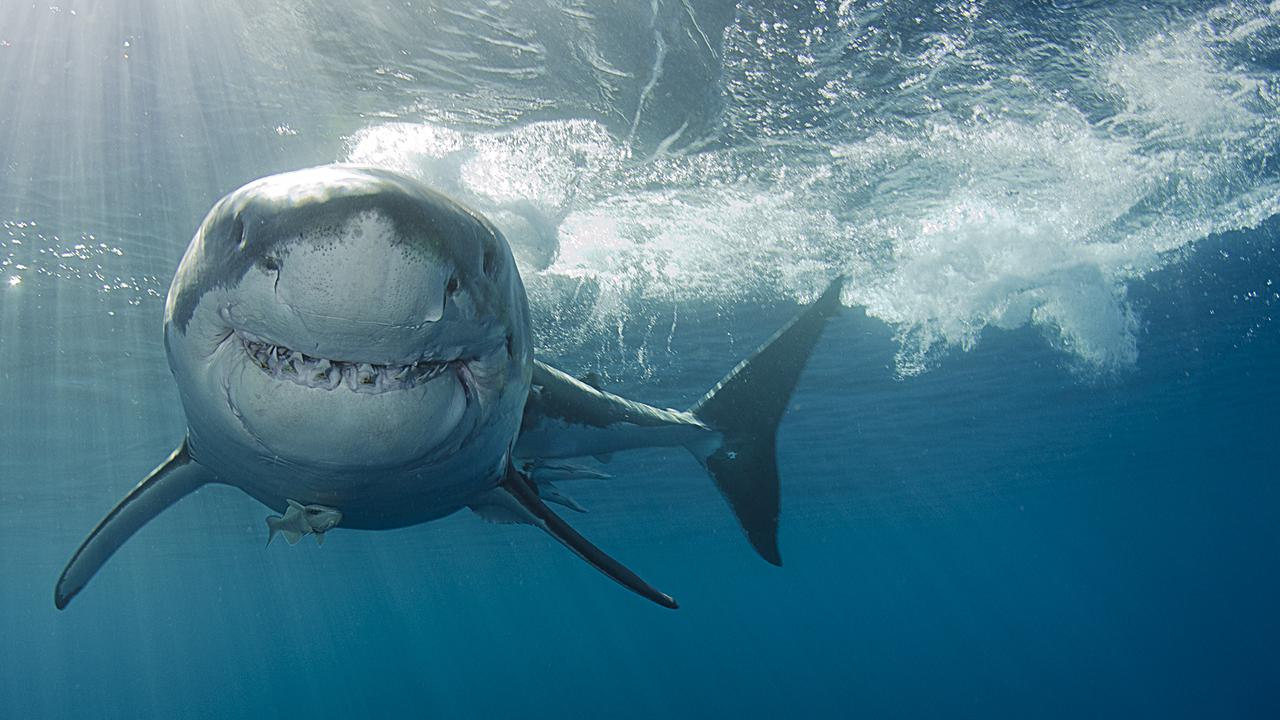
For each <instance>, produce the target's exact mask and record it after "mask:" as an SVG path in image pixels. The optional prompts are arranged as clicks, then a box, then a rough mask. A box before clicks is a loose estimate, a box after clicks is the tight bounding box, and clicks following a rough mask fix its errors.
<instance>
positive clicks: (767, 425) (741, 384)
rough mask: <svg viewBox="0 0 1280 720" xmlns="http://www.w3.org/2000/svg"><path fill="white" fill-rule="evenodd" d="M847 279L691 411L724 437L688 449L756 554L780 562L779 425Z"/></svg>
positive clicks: (840, 280) (838, 280) (829, 288)
mask: <svg viewBox="0 0 1280 720" xmlns="http://www.w3.org/2000/svg"><path fill="white" fill-rule="evenodd" d="M843 284H844V278H843V277H839V278H836V279H835V280H834V281H832V283H831V284H830V285H828V286H827V289H826V290H825V291H824V292H823V293H822V296H821V297H819V298H818V300H817V302H815V303H813V304H812V305H810V306H809V307H807V308H805V309H804V310H802V311H801V312H800V314H799V315H797V316H796V317H795V318H793V319H792V320H791V322H789V323H787V324H786V326H784V327H783V328H782V329H781V330H779V331H778V332H777V333H776V334H774V336H773V337H772V338H770V339H769V341H768V342H766V343H765V344H764V345H763V346H762V347H760V349H759V350H756V351H755V353H753V354H752V355H751V356H750V357H748V358H747V359H746V360H743V361H742V362H740V363H738V366H737V367H735V368H734V369H733V370H732V371H730V372H729V374H728V375H726V376H725V378H724V379H723V380H721V381H720V382H719V383H718V384H717V385H716V386H715V387H714V388H712V389H711V392H708V393H707V394H706V395H705V396H703V398H702V399H701V400H699V401H698V402H697V403H695V404H694V405H693V407H691V408H689V412H690V413H691V414H693V415H694V416H695V417H696V418H698V420H700V421H702V422H703V423H705V424H706V425H707V426H709V427H711V428H713V429H714V430H717V431H718V432H719V433H720V434H721V436H722V438H723V440H722V442H721V443H720V445H719V446H716V447H714V448H711V449H708V448H706V447H704V446H700V445H691V446H690V448H689V449H690V450H691V451H692V452H693V453H694V455H695V456H697V457H698V459H699V460H700V461H702V463H703V465H705V466H706V468H707V472H709V473H711V477H712V478H713V479H714V480H715V483H716V487H718V488H719V489H720V493H721V494H722V495H724V497H725V499H726V500H728V501H729V505H730V507H732V508H733V512H734V514H735V515H737V517H738V522H740V523H741V524H742V528H743V530H745V531H746V533H747V539H748V540H749V541H750V542H751V545H752V546H753V547H754V548H755V549H756V552H758V553H760V556H761V557H763V558H764V559H765V560H768V561H769V562H771V563H773V564H774V565H781V564H782V556H781V555H779V553H778V511H779V507H780V501H779V489H778V462H777V458H776V456H775V439H776V437H777V434H778V423H779V422H780V421H781V420H782V414H783V412H784V411H785V410H786V409H787V403H788V402H789V401H790V400H791V392H792V390H794V389H795V386H796V381H797V380H799V378H800V372H801V370H803V369H804V366H805V363H806V362H807V361H808V360H809V354H810V353H811V352H813V347H814V345H815V344H817V342H818V337H819V336H820V335H821V334H822V330H823V327H825V325H826V322H827V319H828V318H830V317H831V316H832V315H833V314H835V312H836V311H837V310H838V309H839V308H840V289H841V287H842V286H843Z"/></svg>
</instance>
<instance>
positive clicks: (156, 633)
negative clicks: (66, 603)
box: [0, 0, 1280, 718]
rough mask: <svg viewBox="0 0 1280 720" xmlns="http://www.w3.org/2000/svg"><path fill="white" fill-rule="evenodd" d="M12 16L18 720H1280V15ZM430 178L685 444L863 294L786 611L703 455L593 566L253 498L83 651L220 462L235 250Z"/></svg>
mask: <svg viewBox="0 0 1280 720" xmlns="http://www.w3.org/2000/svg"><path fill="white" fill-rule="evenodd" d="M335 7H336V6H335V5H333V4H331V3H323V2H316V1H315V0H280V1H279V2H273V3H257V2H249V1H247V0H243V1H237V2H219V3H212V2H199V1H197V0H183V1H181V2H167V1H166V2H161V0H128V1H121V2H114V3H103V2H90V1H88V0H85V1H81V2H75V1H71V0H67V1H64V2H60V3H59V4H57V5H49V4H47V3H40V4H33V3H28V2H25V1H24V0H4V2H3V4H0V99H2V100H3V102H0V107H3V108H4V110H3V111H2V112H0V168H3V171H2V172H0V280H2V282H0V378H2V381H0V408H3V409H4V412H3V415H0V637H2V638H3V639H4V647H5V652H4V653H3V654H0V717H4V718H80V717H94V718H99V717H110V718H114V717H130V718H144V717H157V718H171V717H183V718H236V717H253V718H258V717H276V716H286V715H288V716H296V715H300V714H301V715H308V716H321V715H323V716H333V717H388V716H392V715H397V716H408V717H426V716H432V717H501V716H504V715H510V716H521V717H544V716H546V717H553V716H554V717H564V716H568V717H596V716H608V717H652V716H655V715H663V716H673V717H776V716H783V715H788V716H797V717H850V716H864V717H1069V718H1076V717H1081V716H1094V717H1175V716H1176V717H1205V716H1213V717H1276V716H1277V715H1280V690H1277V687H1278V685H1280V683H1278V679H1280V650H1278V649H1277V640H1280V621H1277V619H1276V613H1275V611H1274V608H1276V607H1277V606H1278V605H1280V602H1278V601H1280V581H1278V580H1277V578H1276V557H1277V550H1280V522H1278V520H1280V488H1278V486H1277V483H1276V480H1277V467H1280V451H1278V450H1277V445H1276V443H1275V441H1274V438H1275V435H1276V430H1277V427H1278V423H1277V421H1276V417H1275V416H1276V407H1277V400H1280V328H1278V327H1277V324H1276V322H1275V319H1274V314H1275V310H1276V307H1277V302H1278V301H1280V257H1278V252H1280V251H1278V250H1277V246H1278V245H1280V217H1277V212H1280V166H1278V165H1277V147H1278V146H1277V142H1278V140H1280V112H1278V110H1280V5H1278V4H1277V3H1274V2H1272V3H1263V2H1257V3H1248V2H1228V3H1215V2H1210V3H1152V2H1148V3H1141V4H1139V3H1126V2H1120V3H1113V2H1107V3H1103V2H1073V3H1068V2H1053V3H1020V2H1003V3H1002V2H976V1H975V2H940V3H928V2H903V3H879V2H866V3H855V2H836V1H835V0H826V1H823V0H817V1H815V2H802V3H765V2H758V3H752V2H746V1H744V2H739V3H736V4H735V3H730V2H702V1H698V0H687V1H685V0H678V1H677V0H652V2H649V3H613V4H611V3H592V2H580V1H570V0H546V1H538V2H514V1H509V2H500V1H497V0H489V1H481V0H469V1H467V2H455V1H444V2H434V3H419V2H404V3H398V4H395V5H386V4H382V3H368V4H366V3H362V2H353V3H346V4H344V5H343V7H342V9H341V10H340V11H339V10H336V9H335ZM333 161H357V162H365V163H374V164H378V165H382V166H386V167H390V168H393V169H396V170H399V171H401V172H404V173H407V174H410V175H412V176H415V177H417V178H419V179H421V180H423V181H424V182H427V183H429V184H431V185H433V186H435V187H438V188H441V189H444V190H445V191H447V192H450V193H451V194H454V195H455V196H457V197H459V198H461V199H463V200H464V201H466V202H468V203H470V204H472V205H474V206H475V207H477V208H479V209H480V210H481V211H482V212H484V213H486V214H487V215H489V216H491V217H492V218H493V219H494V221H495V222H497V223H498V224H499V225H500V226H501V227H502V228H503V229H504V231H505V232H506V234H507V236H508V237H509V239H510V240H511V242H512V244H513V247H514V249H515V252H516V255H517V258H518V260H519V262H520V264H521V269H522V273H523V275H524V277H525V280H526V284H527V285H528V287H529V291H530V297H531V301H532V303H533V306H534V322H535V325H536V330H537V335H538V341H539V348H540V351H541V353H542V355H543V357H545V358H546V359H548V360H549V361H551V362H554V363H555V364H557V365H559V366H561V367H564V368H566V369H568V370H571V371H573V372H577V373H583V372H588V371H591V372H596V373H598V374H599V375H601V376H602V377H603V378H605V382H606V383H607V386H608V387H609V389H610V390H612V391H614V392H618V393H621V394H624V395H628V396H634V397H637V398H640V399H643V400H646V401H648V402H651V403H653V404H656V405H660V406H671V407H684V406H686V405H687V404H689V403H690V402H692V401H693V400H694V399H696V398H697V397H698V396H700V395H701V394H702V393H703V392H705V390H706V389H707V388H708V387H710V386H711V385H712V384H713V383H714V382H716V381H717V380H718V379H719V378H720V376H721V375H723V373H724V372H725V371H727V370H728V369H729V368H730V367H732V366H733V364H734V363H736V362H737V360H738V359H740V358H741V357H742V356H744V355H745V354H746V353H748V352H750V350H751V349H752V348H754V347H755V346H756V345H757V344H758V343H760V342H762V341H763V340H764V339H765V338H767V337H768V336H769V335H770V334H771V333H772V332H773V331H774V330H775V329H776V328H777V327H778V326H780V325H781V324H782V323H784V322H785V321H786V320H787V318H789V317H790V316H791V315H792V314H793V313H794V312H795V311H796V309H797V307H798V306H799V305H800V304H801V303H804V302H808V301H810V300H812V299H813V298H814V297H815V296H816V293H817V292H818V291H819V290H820V289H821V287H822V286H823V285H824V283H825V280H826V279H828V278H830V277H832V276H834V275H836V274H840V273H844V274H847V275H848V276H849V278H850V280H849V283H848V287H847V288H846V290H845V293H844V296H843V301H844V304H845V305H846V306H847V309H846V310H845V311H844V312H843V313H842V314H841V315H840V316H838V317H837V318H836V319H834V320H833V321H832V322H831V324H830V326H829V327H828V329H827V331H826V334H825V335H824V338H823V340H822V341H821V343H820V344H819V346H818V348H817V350H816V351H815V354H814V356H813V358H812V360H811V361H810V364H809V367H808V370H807V372H806V374H805V376H804V378H803V379H802V381H801V384H800V386H799V388H798V389H797V391H796V394H795V396H794V398H793V401H792V404H791V408H790V411H789V412H788V414H787V416H786V418H785V419H784V421H783V424H782V427H781V431H780V435H779V441H778V445H779V464H780V468H781V472H782V478H783V488H782V492H783V515H782V530H781V549H782V554H783V558H784V565H783V567H781V568H774V567H772V566H769V565H768V564H766V563H764V562H763V561H761V560H760V559H759V558H758V557H756V555H755V554H754V553H753V552H752V550H751V548H750V546H749V545H748V544H747V543H746V542H745V540H744V538H743V537H742V535H741V532H740V530H739V529H738V527H737V525H736V524H735V521H734V519H733V517H732V515H731V514H730V512H729V511H728V509H727V508H726V507H725V505H724V502H723V501H722V500H721V498H720V497H719V496H718V494H717V492H716V490H715V489H714V487H713V486H712V484H711V483H710V482H709V481H708V479H707V478H706V477H705V475H704V474H703V471H702V469H701V468H700V467H699V466H698V464H697V463H696V462H695V461H694V460H693V459H692V458H691V457H690V456H688V454H687V453H684V452H683V451H676V450H651V451H640V452H634V453H630V454H626V455H619V456H617V457H615V458H614V459H613V460H612V461H611V462H610V463H608V464H607V465H606V466H605V468H606V469H607V470H608V471H609V472H610V473H612V474H613V475H614V476H615V477H614V478H613V479H610V480H605V481H583V482H581V483H578V484H575V485H574V487H573V488H572V494H573V495H574V497H575V498H576V499H577V500H579V501H580V502H582V503H583V504H584V505H586V506H587V507H588V508H589V509H590V510H591V512H590V513H588V514H586V515H582V516H575V517H573V518H572V520H573V522H574V525H575V527H577V528H578V529H579V530H580V531H581V532H582V533H583V534H584V535H586V536H587V537H589V538H591V539H592V540H593V541H594V542H596V543H597V544H599V545H600V546H601V547H603V548H605V549H606V550H608V551H609V552H611V553H612V554H614V555H615V556H616V557H618V558H619V559H621V560H622V561H624V562H625V563H627V564H628V565H629V566H631V567H633V568H634V569H635V570H636V571H637V572H639V573H640V574H641V575H642V576H644V577H645V578H646V579H648V580H650V581H651V582H653V583H654V584H656V585H657V586H658V587H660V588H662V589H663V590H665V591H667V592H670V593H671V594H673V595H674V596H675V597H676V598H677V599H678V600H679V601H680V603H681V609H680V610H678V611H676V612H670V611H666V610H663V609H661V608H657V607H655V606H653V605H651V604H649V603H647V602H645V601H643V600H640V599H638V598H636V597H635V596H633V595H631V594H629V593H627V592H626V591H625V590H623V589H621V588H619V587H617V586H616V585H614V584H612V583H610V582H608V581H607V580H606V579H603V578H602V577H600V576H599V575H598V574H597V573H596V572H594V571H593V570H591V569H590V568H589V567H586V566H585V565H583V564H582V563H581V562H580V561H578V560H577V559H576V558H574V557H573V556H571V555H570V554H569V553H567V552H565V551H564V550H563V548H561V547H560V546H558V545H556V544H555V543H554V542H553V541H552V540H550V539H549V538H547V537H545V536H543V535H542V534H541V533H538V532H537V531H535V530H533V529H531V528H525V527H509V526H496V525H490V524H487V523H484V522H482V521H480V520H479V519H477V518H475V517H472V516H470V515H469V514H459V515H456V516H453V517H450V518H447V519H445V520H443V521H439V522H435V523H431V524H428V525H423V526H418V527H413V528H408V529H404V530H397V531H390V532H376V533H375V532H357V531H342V530H341V529H339V530H337V531H335V532H334V533H333V536H332V537H330V539H329V540H328V541H327V542H326V544H325V546H324V547H323V548H317V547H315V546H314V544H311V543H303V544H300V545H298V546H296V547H288V546H284V545H282V544H278V543H277V544H273V545H272V546H270V547H267V548H264V547H263V543H264V541H265V539H266V538H265V534H266V530H265V527H264V525H263V522H262V520H263V517H264V516H265V515H266V514H267V510H266V509H265V508H263V507H261V506H260V505H258V504H257V503H256V502H254V501H253V500H251V499H249V498H247V497H245V496H243V495H241V494H240V493H238V492H237V491H235V490H233V489H230V488H226V487H209V488H206V489H203V490H201V491H200V492H198V493H197V494H195V495H193V496H192V497H189V498H187V499H185V500H184V501H182V502H181V503H179V504H178V505H177V506H175V507H173V508H172V509H170V510H169V511H167V512H166V513H165V514H164V515H162V516H161V517H159V518H158V519H157V520H155V521H154V522H152V523H151V524H150V525H149V526H147V527H146V528H145V529H144V530H143V531H141V532H140V533H139V534H138V535H137V536H136V537H135V538H133V540H132V541H131V542H130V543H129V544H128V545H126V546H125V548H124V549H122V550H121V551H120V552H119V553H118V554H117V555H116V556H115V557H114V558H113V559H112V560H111V562H110V563H109V564H108V565H107V566H106V568H105V569H104V570H103V571H102V572H101V573H100V574H99V576H98V577H96V578H95V580H94V582H93V583H92V584H91V585H90V586H89V587H88V588H87V589H86V590H85V592H84V593H83V594H82V595H81V596H79V597H78V598H77V599H76V602H75V603H74V604H72V605H71V606H70V607H69V608H68V609H67V610H65V611H61V612H60V611H57V610H55V609H54V607H53V602H52V589H53V584H54V582H55V580H56V579H57V577H58V573H59V572H60V571H61V569H62V567H63V565H64V564H65V562H66V561H67V559H68V558H69V557H70V554H71V553H72V552H73V551H74V549H75V548H76V546H77V545H78V544H79V542H80V541H81V540H82V539H83V537H84V535H85V534H86V533H87V532H88V530H89V529H90V528H92V527H93V525H94V524H95V523H96V522H97V521H98V519H99V518H100V517H101V516H102V515H103V514H104V513H106V512H107V511H108V510H109V509H110V508H111V507H112V506H113V505H114V503H115V502H116V501H117V500H118V499H119V498H120V497H121V496H122V495H123V494H124V493H125V492H126V491H127V490H128V489H129V488H130V487H132V485H133V484H134V483H136V482H137V481H138V480H139V479H140V478H141V477H142V476H143V475H145V473H147V472H148V471H149V470H150V469H151V468H152V467H154V466H155V465H156V463H158V462H159V461H160V460H162V459H163V458H164V457H165V456H166V455H167V454H168V453H169V452H170V450H171V449H172V448H173V447H174V446H175V445H176V444H177V443H178V441H179V440H180V439H181V437H182V435H183V419H182V412H181V409H180V407H179V405H178V401H177V396H176V392H175V389H174V387H173V384H172V381H171V378H170V376H169V372H168V368H167V366H166V363H165V359H164V353H163V349H162V347H161V339H160V333H159V326H160V318H161V314H162V310H163V296H164V293H165V291H166V289H167V286H168V282H169V279H170V278H171V277H172V273H173V270H174V268H175V267H176V264H177V261H178V259H179V258H180V257H181V254H182V252H183V250H184V248H185V246H186V243H187V242H188V240H189V239H190V236H191V233H192V232H193V230H194V229H195V227H196V226H197V224H198V223H199V222H200V219H201V218H202V217H203V215H204V213H205V212H206V211H207V210H208V208H209V206H210V205H211V204H212V203H213V202H214V201H216V200H217V198H219V197H220V196H221V195H223V194H224V193H226V192H228V191H230V190H232V189H234V188H235V187H238V186H239V185H240V184H242V183H244V182H246V181H248V180H251V179H253V178H256V177H260V176H263V175H266V174H270V173H273V172H279V171H283V170H288V169H293V168H299V167H306V166H310V165H315V164H320V163H326V162H333Z"/></svg>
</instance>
